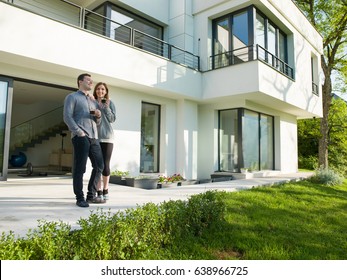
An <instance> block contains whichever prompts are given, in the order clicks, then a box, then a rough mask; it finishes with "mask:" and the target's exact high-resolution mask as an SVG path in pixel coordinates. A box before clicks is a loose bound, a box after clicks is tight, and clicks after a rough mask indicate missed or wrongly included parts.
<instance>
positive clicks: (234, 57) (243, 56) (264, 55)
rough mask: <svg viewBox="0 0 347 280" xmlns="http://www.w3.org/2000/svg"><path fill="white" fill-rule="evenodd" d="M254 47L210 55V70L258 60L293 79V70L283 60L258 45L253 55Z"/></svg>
mask: <svg viewBox="0 0 347 280" xmlns="http://www.w3.org/2000/svg"><path fill="white" fill-rule="evenodd" d="M253 49H254V46H253V45H250V46H245V47H242V48H238V49H235V50H232V51H227V52H223V53H219V54H216V55H212V56H211V57H210V69H211V70H213V69H218V68H222V67H226V66H230V65H235V64H239V63H243V62H248V61H253V60H260V61H262V62H265V63H266V64H268V65H270V66H271V67H273V68H274V69H276V70H278V71H279V72H280V73H282V74H284V75H285V76H287V77H289V78H291V79H294V70H293V68H292V67H290V66H289V65H288V64H287V63H285V62H284V61H283V60H281V59H280V58H278V57H277V56H275V55H273V54H272V53H270V52H269V51H268V50H266V49H264V48H263V47H261V46H260V45H256V53H255V54H254V51H253Z"/></svg>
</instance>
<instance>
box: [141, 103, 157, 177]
mask: <svg viewBox="0 0 347 280" xmlns="http://www.w3.org/2000/svg"><path fill="white" fill-rule="evenodd" d="M159 128H160V106H159V105H156V104H150V103H145V102H143V103H142V112H141V158H140V172H143V173H151V172H159Z"/></svg>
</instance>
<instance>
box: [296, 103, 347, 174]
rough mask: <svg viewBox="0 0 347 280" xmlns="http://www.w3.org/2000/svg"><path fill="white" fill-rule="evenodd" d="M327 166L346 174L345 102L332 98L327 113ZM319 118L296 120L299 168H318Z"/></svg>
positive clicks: (346, 108)
mask: <svg viewBox="0 0 347 280" xmlns="http://www.w3.org/2000/svg"><path fill="white" fill-rule="evenodd" d="M328 120H329V157H328V159H329V166H330V168H331V169H334V170H337V171H338V172H339V173H341V174H344V175H345V176H347V104H346V102H345V101H344V100H342V99H334V100H333V101H332V105H331V107H330V113H329V119H328ZM319 127H320V124H319V120H317V119H312V120H300V121H298V151H299V168H307V169H312V170H314V169H317V168H318V143H319V139H320V137H321V135H320V132H319Z"/></svg>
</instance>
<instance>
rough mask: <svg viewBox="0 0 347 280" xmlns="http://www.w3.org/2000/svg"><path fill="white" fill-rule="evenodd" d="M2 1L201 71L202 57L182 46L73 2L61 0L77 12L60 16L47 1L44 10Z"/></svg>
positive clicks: (18, 1) (30, 4)
mask: <svg viewBox="0 0 347 280" xmlns="http://www.w3.org/2000/svg"><path fill="white" fill-rule="evenodd" d="M0 1H2V2H8V3H10V4H11V5H14V6H18V7H21V8H22V9H25V10H27V11H30V12H33V13H36V14H39V15H43V16H46V17H48V18H52V19H54V20H57V21H60V22H64V23H68V24H72V25H75V26H78V27H80V28H82V29H85V30H88V31H91V32H94V33H97V34H99V35H102V36H105V37H107V38H110V39H112V40H115V41H117V42H122V43H125V44H128V45H131V46H133V47H135V48H137V49H142V50H144V51H147V52H149V53H151V54H155V55H159V56H161V57H165V58H168V59H170V61H172V62H175V63H179V64H182V65H184V66H186V67H188V68H192V69H195V70H198V71H200V58H199V56H197V55H194V54H192V53H190V52H187V51H185V50H183V49H180V48H179V47H176V46H174V45H171V44H169V43H167V42H164V41H162V40H160V39H158V38H155V37H153V36H150V35H148V34H146V33H143V32H141V31H139V30H136V29H134V28H132V27H129V26H126V25H123V24H121V23H118V22H116V21H114V20H112V19H110V18H108V17H105V16H103V15H100V14H98V13H95V12H94V11H91V10H88V9H86V8H83V7H81V6H78V5H76V4H74V3H71V2H70V1H67V0H60V1H61V3H65V4H67V6H66V7H68V6H71V8H72V9H76V10H70V11H69V10H68V9H64V13H59V10H57V9H56V7H52V6H51V7H49V3H52V2H47V3H45V7H42V6H37V5H34V4H35V3H33V1H24V0H7V1H5V0H0ZM41 4H42V3H41ZM30 7H35V9H30ZM38 11H39V12H38ZM66 12H70V13H71V14H70V15H71V16H70V17H66V15H65V13H66ZM77 16H78V19H77V20H76V17H77ZM112 24H113V25H117V26H118V28H119V27H121V28H122V29H124V30H128V31H129V35H130V38H129V40H122V38H121V37H115V28H113V29H111V28H108V27H110V26H111V25H112ZM111 31H114V34H112V33H111ZM136 34H141V36H140V37H138V38H137V40H136ZM139 38H143V39H146V40H147V42H145V41H142V42H141V41H139ZM149 38H150V39H149ZM143 45H147V47H146V48H145V49H144V48H143V47H142V46H143ZM160 45H163V46H165V47H166V48H168V51H167V52H165V51H163V50H160V49H158V46H160ZM173 50H174V51H173ZM170 54H171V55H170Z"/></svg>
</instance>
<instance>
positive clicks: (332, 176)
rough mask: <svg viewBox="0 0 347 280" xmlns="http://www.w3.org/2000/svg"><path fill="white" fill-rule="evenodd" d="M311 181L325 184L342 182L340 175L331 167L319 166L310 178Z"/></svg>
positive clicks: (331, 184)
mask: <svg viewBox="0 0 347 280" xmlns="http://www.w3.org/2000/svg"><path fill="white" fill-rule="evenodd" d="M310 180H311V181H312V182H313V183H318V184H324V185H327V186H337V185H341V184H342V182H343V178H342V176H340V174H339V173H337V172H336V171H334V170H332V169H327V168H319V169H318V170H316V174H315V175H314V176H313V177H311V178H310Z"/></svg>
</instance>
